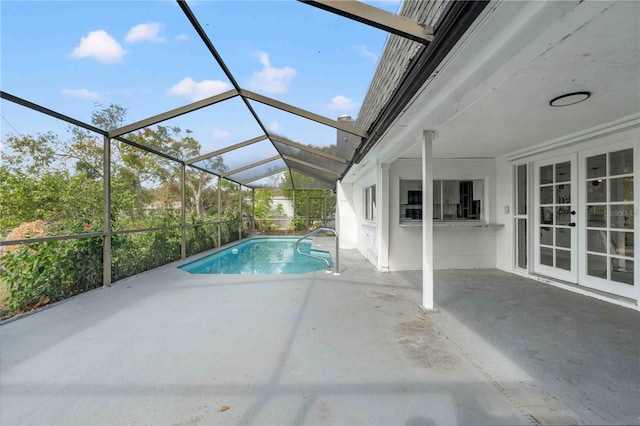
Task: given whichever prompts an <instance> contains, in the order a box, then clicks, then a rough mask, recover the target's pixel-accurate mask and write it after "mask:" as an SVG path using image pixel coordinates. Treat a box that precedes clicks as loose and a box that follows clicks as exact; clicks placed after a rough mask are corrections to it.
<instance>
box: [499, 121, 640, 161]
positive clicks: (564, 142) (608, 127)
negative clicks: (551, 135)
mask: <svg viewBox="0 0 640 426" xmlns="http://www.w3.org/2000/svg"><path fill="white" fill-rule="evenodd" d="M636 128H640V113H637V114H633V115H629V116H627V117H623V118H620V119H618V120H615V121H612V122H610V123H607V124H603V125H601V126H596V127H592V128H590V129H587V130H582V131H579V132H575V133H571V134H569V135H566V136H562V137H559V138H556V139H551V140H550V141H546V142H543V143H541V144H539V145H536V146H534V147H531V148H526V149H523V150H519V151H515V152H513V153H511V154H509V155H507V157H506V158H507V161H516V160H521V159H524V158H525V157H530V156H533V155H536V154H543V153H545V152H548V151H553V150H556V149H558V148H563V147H568V146H571V145H575V144H579V143H582V142H588V141H590V140H594V139H598V138H602V137H605V136H610V135H614V134H616V133H621V132H624V131H627V130H632V129H636Z"/></svg>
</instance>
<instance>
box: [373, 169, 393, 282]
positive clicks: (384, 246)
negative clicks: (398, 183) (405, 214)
mask: <svg viewBox="0 0 640 426" xmlns="http://www.w3.org/2000/svg"><path fill="white" fill-rule="evenodd" d="M390 168H391V164H389V163H382V164H379V165H378V179H377V183H376V188H377V189H376V198H377V200H376V202H377V210H378V211H377V212H376V217H377V219H376V221H377V223H378V229H377V232H378V235H377V237H376V241H377V243H378V270H379V271H382V272H389V243H390V241H389V220H390V217H389V205H390V203H389V193H390V191H391V188H390V186H389V169H390Z"/></svg>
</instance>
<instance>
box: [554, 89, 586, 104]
mask: <svg viewBox="0 0 640 426" xmlns="http://www.w3.org/2000/svg"><path fill="white" fill-rule="evenodd" d="M590 96H591V93H589V92H575V93H567V94H566V95H562V96H558V97H557V98H554V99H552V100H551V102H549V105H551V106H552V107H563V106H569V105H573V104H577V103H579V102H582V101H586V100H587V99H589V97H590Z"/></svg>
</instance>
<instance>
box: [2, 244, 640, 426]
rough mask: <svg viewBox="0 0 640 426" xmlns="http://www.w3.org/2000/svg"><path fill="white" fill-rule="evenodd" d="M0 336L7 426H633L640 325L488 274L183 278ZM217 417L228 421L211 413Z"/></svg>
mask: <svg viewBox="0 0 640 426" xmlns="http://www.w3.org/2000/svg"><path fill="white" fill-rule="evenodd" d="M177 264H179V263H175V264H171V265H167V266H165V267H161V268H158V269H156V270H153V271H150V272H148V273H144V274H141V275H138V276H136V277H132V278H129V279H127V280H123V281H121V282H119V283H117V284H115V285H114V286H113V287H111V288H106V289H98V290H95V291H92V292H89V293H86V294H83V295H80V296H78V297H75V298H72V299H69V300H67V301H64V302H61V303H58V304H56V305H53V306H51V307H49V308H48V309H44V310H42V311H40V312H36V313H34V314H32V315H29V316H26V317H23V318H20V319H17V320H14V321H10V322H5V323H4V324H2V325H1V326H0V342H1V346H0V360H1V371H0V380H1V390H2V391H1V400H2V401H1V406H0V408H1V417H0V419H1V423H2V424H6V425H10V424H176V425H195V424H260V425H264V424H269V425H271V424H278V425H281V424H380V425H391V424H401V425H431V424H446V425H451V424H491V425H496V424H508V425H511V424H535V423H542V424H576V423H580V424H637V423H639V421H640V420H639V416H640V408H638V401H640V391H639V388H638V386H639V385H638V384H639V383H640V363H639V359H640V340H639V337H638V336H639V331H640V314H639V313H638V312H637V311H633V310H630V309H626V308H622V307H618V306H615V305H611V304H608V303H605V302H601V301H598V300H595V299H591V298H588V297H585V296H579V295H576V294H573V293H570V292H566V291H563V290H560V289H556V288H554V287H551V286H547V285H544V284H540V283H537V282H534V281H531V280H528V279H525V278H521V277H518V276H515V275H511V274H506V273H503V272H499V271H495V270H475V271H437V272H436V280H437V281H436V293H435V296H436V303H437V305H438V307H439V312H437V313H430V314H426V315H425V314H422V313H421V312H420V311H419V309H418V308H417V305H418V303H419V302H420V301H421V294H420V287H419V286H420V273H419V272H405V273H389V274H381V273H377V272H376V271H375V270H374V268H373V267H372V266H371V265H370V264H369V263H368V262H367V261H365V260H364V259H363V258H362V257H361V256H360V255H359V254H358V253H357V252H355V251H349V250H344V251H341V265H342V275H340V276H337V277H336V276H334V275H331V274H326V273H324V272H322V271H321V272H316V273H312V274H307V275H288V276H284V275H282V276H214V275H189V274H187V273H184V272H182V271H180V270H178V269H176V268H175V266H176V265H177ZM223 406H227V407H229V409H228V410H225V411H220V409H221V408H222V407H223Z"/></svg>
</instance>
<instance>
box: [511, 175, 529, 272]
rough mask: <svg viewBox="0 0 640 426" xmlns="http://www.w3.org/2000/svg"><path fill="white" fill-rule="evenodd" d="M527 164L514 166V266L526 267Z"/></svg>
mask: <svg viewBox="0 0 640 426" xmlns="http://www.w3.org/2000/svg"><path fill="white" fill-rule="evenodd" d="M527 173H528V170H527V165H526V164H521V165H519V166H516V168H515V181H516V184H515V206H516V211H515V215H514V219H515V226H516V246H515V247H516V252H515V254H516V267H517V268H520V269H524V270H526V269H527V247H528V241H527Z"/></svg>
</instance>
